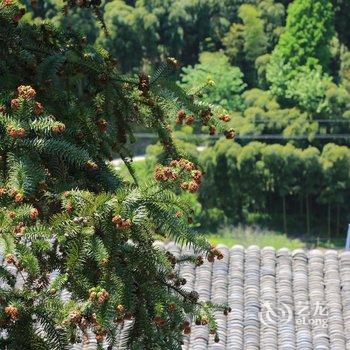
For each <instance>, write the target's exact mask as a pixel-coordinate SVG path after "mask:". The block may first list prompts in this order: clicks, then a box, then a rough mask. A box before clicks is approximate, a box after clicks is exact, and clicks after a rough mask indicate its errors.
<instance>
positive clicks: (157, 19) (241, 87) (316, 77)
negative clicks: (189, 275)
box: [26, 0, 350, 247]
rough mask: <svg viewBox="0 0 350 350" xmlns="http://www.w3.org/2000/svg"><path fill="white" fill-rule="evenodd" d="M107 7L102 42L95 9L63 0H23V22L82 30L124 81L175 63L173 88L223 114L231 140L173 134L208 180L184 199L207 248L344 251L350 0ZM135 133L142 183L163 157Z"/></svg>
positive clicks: (349, 204)
mask: <svg viewBox="0 0 350 350" xmlns="http://www.w3.org/2000/svg"><path fill="white" fill-rule="evenodd" d="M97 2H100V1H97ZM77 3H78V4H79V3H80V4H83V3H84V0H77ZM101 5H102V7H101V11H102V12H101V16H102V17H103V19H104V22H105V24H106V27H107V29H108V32H109V35H108V36H106V35H103V34H98V31H97V28H98V26H100V23H99V22H98V21H96V19H95V17H94V16H93V15H92V14H91V12H90V11H87V10H84V9H83V8H81V9H76V10H74V11H75V13H74V16H73V17H72V16H71V17H66V16H64V11H65V10H64V1H63V0H45V1H44V0H31V1H27V6H28V7H30V8H31V9H32V12H28V14H27V15H26V16H27V17H26V20H27V21H36V22H38V23H39V22H40V21H41V20H43V19H44V20H47V21H52V22H53V23H61V24H62V25H63V26H65V27H66V28H68V29H71V30H77V31H79V32H81V34H82V35H84V36H85V37H86V40H87V41H88V42H89V43H90V44H92V45H96V46H98V47H101V49H103V48H105V49H108V50H109V51H110V52H111V53H112V54H113V55H114V56H115V58H116V59H117V61H118V65H119V68H120V70H121V71H123V72H125V73H135V74H136V73H137V72H139V71H140V70H142V71H144V72H146V73H147V72H151V71H152V70H154V69H155V68H156V67H157V66H159V65H160V63H161V62H162V61H164V59H165V58H166V57H168V56H173V57H176V58H177V59H179V61H180V62H181V69H180V70H179V72H178V75H177V76H176V77H175V80H174V83H176V84H179V85H181V86H183V87H185V88H186V89H188V90H189V91H191V89H197V91H198V88H200V91H201V96H202V98H203V99H204V100H205V101H207V102H209V103H213V104H216V105H220V106H221V107H222V108H224V109H225V110H227V112H228V113H229V114H230V116H231V117H232V120H231V123H232V125H233V126H234V128H235V129H236V131H237V138H236V141H235V142H232V141H228V140H219V139H216V138H215V137H213V138H210V139H209V138H208V137H203V135H202V132H204V131H206V130H200V129H199V128H198V127H196V125H191V126H189V125H185V126H176V125H174V126H173V127H174V129H175V135H176V137H177V142H179V143H181V144H182V146H183V147H184V148H185V150H186V152H187V153H188V155H189V157H190V158H192V159H195V160H197V161H198V162H199V163H200V164H201V166H202V168H203V171H204V172H205V173H206V176H205V182H204V184H203V186H202V187H201V190H200V192H199V193H198V194H197V195H196V196H193V195H192V196H188V195H186V196H188V201H191V203H192V204H193V216H194V218H195V222H196V223H197V225H198V228H199V229H200V230H201V231H203V232H205V233H208V235H209V238H210V240H211V241H212V242H216V243H217V242H223V243H227V244H229V245H230V244H232V243H237V242H241V243H243V244H247V245H248V244H250V243H259V244H261V245H267V244H271V245H275V246H276V245H277V246H280V245H284V246H290V247H298V246H303V245H328V246H329V245H334V246H337V245H338V246H339V245H340V246H342V245H343V244H344V240H345V232H346V228H347V224H348V223H349V222H350V201H349V198H350V197H349V194H350V150H349V141H350V52H349V48H350V35H349V33H350V15H349V13H350V2H349V1H348V0H294V1H289V0H281V1H277V0H125V1H122V0H113V1H102V2H101ZM175 119H176V116H174V121H175ZM136 128H137V127H136ZM137 131H139V132H140V133H142V135H141V137H140V138H139V141H138V142H137V144H136V145H135V146H134V149H135V151H136V153H138V154H146V156H145V159H143V160H140V161H138V162H135V168H136V169H137V171H138V174H139V177H140V179H145V180H146V179H147V178H149V177H150V176H152V171H153V167H154V165H155V164H156V163H157V162H162V161H163V155H162V152H161V147H160V146H159V145H157V144H154V142H153V139H152V135H149V134H147V130H137ZM147 146H148V147H147ZM146 147H147V148H146ZM123 171H125V169H123ZM233 227H235V228H234V229H233ZM247 227H248V228H247ZM255 227H263V228H264V230H261V229H257V228H255Z"/></svg>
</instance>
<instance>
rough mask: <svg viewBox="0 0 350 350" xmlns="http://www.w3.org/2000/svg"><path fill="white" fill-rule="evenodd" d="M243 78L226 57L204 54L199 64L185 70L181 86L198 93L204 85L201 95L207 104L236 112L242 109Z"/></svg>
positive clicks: (209, 53)
mask: <svg viewBox="0 0 350 350" xmlns="http://www.w3.org/2000/svg"><path fill="white" fill-rule="evenodd" d="M242 78H243V75H242V72H241V71H240V69H239V68H237V67H232V66H230V65H229V63H228V59H227V57H226V56H225V55H223V54H222V53H220V52H216V53H212V52H203V53H202V54H201V55H200V58H199V63H198V64H196V65H195V66H193V67H184V68H183V73H182V76H181V86H182V87H184V88H186V89H189V91H191V89H194V90H192V91H196V89H198V87H199V86H201V85H202V86H203V89H202V91H201V94H202V95H203V99H204V100H205V101H206V102H208V103H213V104H218V105H221V106H222V107H223V108H225V109H227V110H230V111H234V110H240V109H241V108H242V99H241V96H240V94H241V92H242V91H243V90H244V88H245V84H244V83H243V80H242Z"/></svg>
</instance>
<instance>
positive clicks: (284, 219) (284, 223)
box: [282, 195, 288, 234]
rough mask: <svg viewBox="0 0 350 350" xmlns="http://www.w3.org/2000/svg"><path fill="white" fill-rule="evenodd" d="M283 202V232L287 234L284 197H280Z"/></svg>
mask: <svg viewBox="0 0 350 350" xmlns="http://www.w3.org/2000/svg"><path fill="white" fill-rule="evenodd" d="M282 200H283V228H284V232H285V233H286V234H287V233H288V228H287V209H286V196H285V195H283V196H282Z"/></svg>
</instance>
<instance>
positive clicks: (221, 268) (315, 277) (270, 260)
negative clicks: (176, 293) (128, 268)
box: [158, 243, 350, 350]
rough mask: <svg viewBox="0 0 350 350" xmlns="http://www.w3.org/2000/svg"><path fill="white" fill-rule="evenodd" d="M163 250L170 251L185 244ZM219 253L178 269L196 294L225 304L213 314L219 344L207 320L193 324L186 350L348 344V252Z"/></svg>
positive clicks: (340, 347)
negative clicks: (220, 256) (226, 308)
mask: <svg viewBox="0 0 350 350" xmlns="http://www.w3.org/2000/svg"><path fill="white" fill-rule="evenodd" d="M158 245H159V246H160V247H161V248H164V249H167V250H169V251H171V252H172V253H173V254H174V255H180V254H184V253H186V254H188V253H189V251H188V248H182V249H181V248H180V247H178V246H177V245H175V244H173V243H169V244H167V245H164V244H162V243H158ZM218 248H219V249H220V250H221V251H222V252H223V253H224V259H222V260H220V261H215V262H214V263H209V262H208V261H206V262H205V263H204V264H203V265H202V266H200V267H194V266H193V265H192V264H190V263H186V264H184V265H182V266H181V267H180V274H181V275H182V276H183V277H184V278H186V280H187V283H186V288H188V289H193V288H194V289H195V290H196V291H197V292H198V293H199V296H200V300H202V301H207V300H211V301H212V302H214V303H219V304H222V303H228V305H229V306H230V307H231V309H232V312H230V313H229V314H228V316H225V315H224V314H223V313H222V312H217V313H216V320H217V323H218V328H219V336H220V342H219V343H214V340H213V337H212V336H210V335H209V329H208V326H197V325H195V324H193V326H192V332H191V334H190V335H189V336H187V337H186V338H185V344H184V346H183V349H184V350H187V349H190V350H194V349H196V350H200V349H203V350H204V349H217V350H219V349H232V350H241V349H249V350H255V349H256V350H258V349H262V350H264V349H265V350H274V349H283V350H293V349H297V350H308V349H310V350H312V349H320V350H321V349H322V350H323V349H325V350H326V349H332V350H347V349H350V252H349V251H339V252H338V251H335V250H311V251H305V250H302V249H297V250H294V251H290V250H288V249H279V250H275V249H274V248H272V247H266V248H263V249H260V248H259V247H257V246H251V247H249V248H247V249H244V248H243V247H242V246H235V247H233V248H232V249H228V248H227V247H225V246H219V247H218Z"/></svg>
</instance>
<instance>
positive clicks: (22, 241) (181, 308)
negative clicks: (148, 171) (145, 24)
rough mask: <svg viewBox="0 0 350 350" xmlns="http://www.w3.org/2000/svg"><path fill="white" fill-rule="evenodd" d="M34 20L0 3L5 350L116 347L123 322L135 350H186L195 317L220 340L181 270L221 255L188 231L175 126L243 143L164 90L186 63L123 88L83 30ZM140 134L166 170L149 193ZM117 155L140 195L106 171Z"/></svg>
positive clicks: (212, 113)
mask: <svg viewBox="0 0 350 350" xmlns="http://www.w3.org/2000/svg"><path fill="white" fill-rule="evenodd" d="M77 4H78V5H79V6H81V7H86V8H90V9H91V10H92V11H93V12H95V13H96V15H97V16H98V17H100V15H99V8H98V6H99V1H94V0H90V1H89V0H84V1H68V2H67V4H66V12H67V13H68V15H69V11H70V9H71V8H73V7H75V6H76V5H77ZM24 12H25V10H24V9H23V8H22V7H20V6H17V5H16V3H15V2H12V1H11V0H2V2H1V4H0V27H1V28H2V29H1V32H0V46H1V50H0V74H1V81H0V135H1V138H0V202H1V210H0V228H1V237H0V238H1V246H2V250H3V255H4V260H3V262H2V263H1V265H0V276H1V279H2V280H3V281H4V283H3V284H2V285H1V287H0V331H1V332H2V334H3V336H2V337H1V338H0V339H1V340H0V347H1V349H7V350H10V349H17V350H19V349H26V350H31V349H51V350H52V349H69V348H70V346H71V345H72V344H73V343H76V342H78V341H83V342H87V341H88V340H87V334H88V331H89V330H92V331H93V332H94V333H95V336H96V339H97V341H98V347H99V348H101V347H102V343H103V342H104V341H105V342H107V344H108V346H109V347H108V348H109V349H112V348H113V346H117V342H118V341H120V340H121V339H120V334H121V329H122V328H123V325H124V323H125V322H127V321H130V322H129V323H131V324H132V326H131V329H130V331H128V332H124V333H122V334H124V336H125V339H122V340H125V342H127V343H128V344H129V347H130V348H132V349H168V348H169V349H180V347H181V338H182V334H184V333H185V334H188V333H189V332H190V323H189V322H188V315H189V314H191V315H193V316H194V317H197V318H198V319H200V320H203V322H206V323H209V325H210V327H211V328H212V333H215V332H216V325H215V322H214V319H213V317H212V313H211V310H212V308H213V306H212V305H210V304H203V303H200V302H199V301H198V294H197V293H196V292H194V291H186V290H185V289H183V287H182V286H183V284H185V283H186V281H185V280H183V279H181V278H180V277H179V276H178V273H177V272H176V271H177V268H176V267H177V266H178V264H180V263H182V262H184V261H193V263H195V264H197V265H199V264H201V263H202V261H203V255H207V257H208V259H209V260H210V261H213V260H214V258H218V259H221V258H222V254H221V253H220V252H219V251H218V250H217V249H215V248H214V247H211V246H210V245H209V244H208V243H207V241H205V240H204V239H203V238H201V237H200V236H198V235H196V233H195V232H194V231H193V230H192V228H191V225H189V222H190V221H191V217H190V214H191V210H190V209H191V208H188V207H187V206H186V203H182V202H181V201H180V200H179V197H178V196H176V194H175V193H174V190H175V191H189V192H195V191H197V190H198V188H199V186H200V183H201V178H202V173H201V171H200V169H198V168H197V167H196V165H195V164H193V163H192V162H190V161H188V160H186V159H185V157H184V155H183V154H182V153H181V150H178V149H177V148H176V147H175V145H174V143H173V140H172V137H171V131H170V126H169V125H170V124H171V123H172V122H173V121H175V120H176V119H177V122H178V123H182V122H183V121H185V120H188V119H189V118H190V119H191V121H192V122H197V123H200V124H205V125H207V126H208V127H209V129H210V132H211V133H213V130H215V131H217V132H219V131H223V132H224V134H225V135H226V137H227V138H233V136H234V131H233V130H232V129H230V128H227V127H225V125H227V124H225V122H226V121H228V120H229V119H230V118H229V117H228V116H225V115H221V114H219V113H221V111H216V110H215V109H214V108H213V107H211V106H208V105H205V104H204V103H203V102H201V101H200V100H198V98H197V96H196V94H194V95H190V96H189V95H188V94H187V93H186V92H185V91H183V90H181V89H180V88H179V87H177V86H171V85H169V84H168V80H167V79H166V75H167V74H168V73H169V72H170V71H171V70H173V69H174V68H175V66H176V65H177V62H176V60H174V59H168V60H167V62H166V63H165V64H164V65H163V66H162V67H160V69H159V70H158V71H157V72H156V73H155V74H154V75H153V76H152V77H149V76H147V75H145V74H140V75H139V76H138V77H136V78H134V77H128V76H123V75H121V74H120V73H119V72H118V70H117V67H116V62H115V60H114V59H113V57H112V56H111V55H110V54H109V53H108V52H106V51H104V50H95V49H94V48H93V47H91V46H89V45H87V44H86V40H85V39H84V37H82V36H81V35H79V34H77V33H75V32H72V31H71V32H64V31H63V30H60V28H55V27H53V26H51V25H49V24H47V23H45V22H42V23H40V24H38V25H33V24H29V23H25V22H23V23H22V21H21V17H22V16H23V14H24ZM102 25H103V23H102ZM137 125H138V126H142V127H147V128H149V129H151V130H153V131H155V132H157V133H158V136H159V139H160V141H161V143H162V145H163V146H164V150H165V153H166V155H167V158H168V159H167V162H166V164H162V165H158V166H157V168H156V169H155V179H154V181H152V182H151V183H149V184H140V183H139V182H140V181H139V179H138V178H137V174H135V173H134V172H133V169H132V165H131V163H130V161H129V160H128V159H129V158H130V151H129V149H128V144H129V143H130V142H133V141H134V134H133V127H134V126H137ZM112 154H118V155H120V156H121V157H122V158H123V159H124V160H125V162H126V164H127V166H128V167H129V169H130V171H131V173H132V175H133V178H134V183H127V182H125V181H124V180H123V179H122V178H121V177H120V176H119V175H118V173H117V172H116V170H115V169H114V168H113V167H112V166H111V165H110V163H109V162H108V159H109V160H110V159H111V157H112ZM156 236H158V237H159V236H163V237H167V238H171V239H173V240H175V241H176V242H178V243H181V244H191V245H192V246H193V247H194V251H195V253H196V255H194V256H188V257H183V258H182V259H181V260H179V259H178V258H176V257H175V256H173V255H172V254H170V253H165V252H163V251H160V250H159V249H157V248H156V247H154V245H153V243H154V239H155V237H156ZM63 291H68V292H69V293H70V299H69V301H67V300H65V299H64V298H62V292H63ZM222 309H224V308H223V307H222ZM224 312H227V310H225V311H224ZM216 339H217V336H216Z"/></svg>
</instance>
